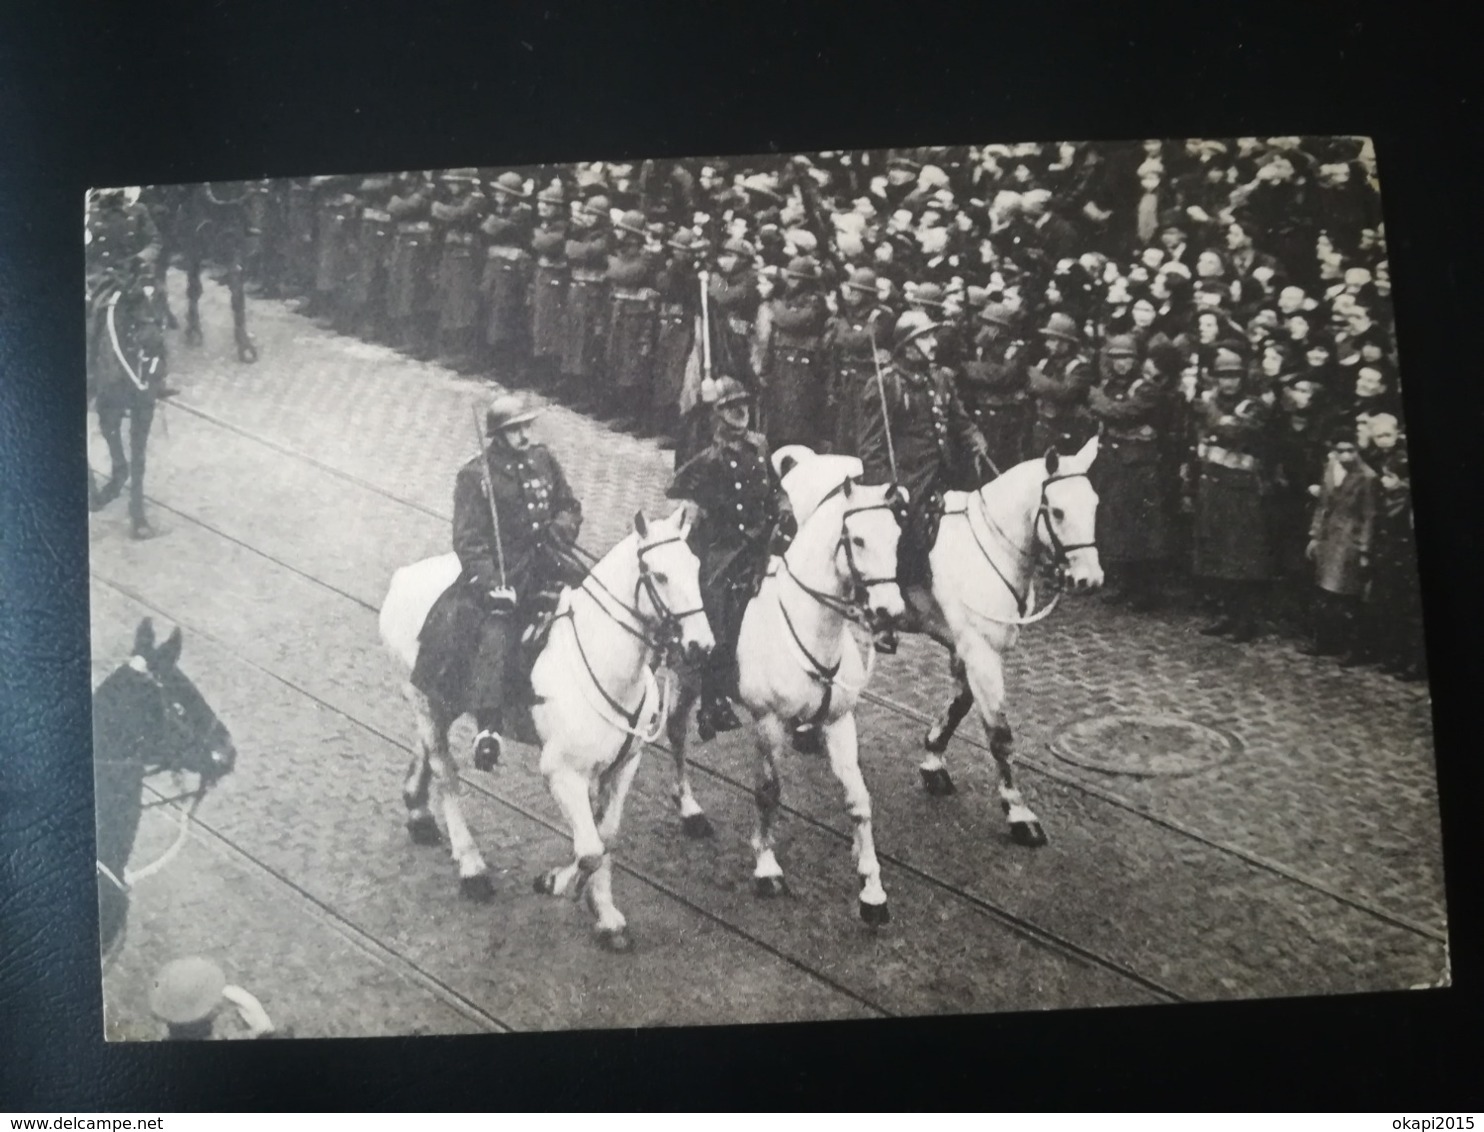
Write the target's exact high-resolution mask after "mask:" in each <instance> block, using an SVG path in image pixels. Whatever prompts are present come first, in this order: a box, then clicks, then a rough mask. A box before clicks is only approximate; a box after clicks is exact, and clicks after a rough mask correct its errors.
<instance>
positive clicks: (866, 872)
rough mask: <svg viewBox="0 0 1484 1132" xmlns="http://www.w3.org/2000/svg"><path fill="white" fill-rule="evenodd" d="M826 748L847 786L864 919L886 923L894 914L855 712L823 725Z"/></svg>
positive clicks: (841, 783)
mask: <svg viewBox="0 0 1484 1132" xmlns="http://www.w3.org/2000/svg"><path fill="white" fill-rule="evenodd" d="M824 747H825V751H826V753H827V754H828V755H829V757H830V769H831V770H832V771H834V772H835V777H836V778H838V779H839V780H840V785H841V786H843V787H845V812H846V813H848V814H849V815H850V821H851V824H852V825H853V827H854V831H855V833H854V837H853V838H852V845H851V848H852V849H853V850H854V852H855V871H856V872H857V873H859V874H860V878H861V893H860V913H861V919H862V920H864V921H865V922H866V923H868V924H884V923H886V921H887V920H888V919H890V918H891V917H890V914H889V913H888V912H887V910H886V890H885V889H884V888H882V887H881V864H880V862H878V861H877V860H876V839H875V838H874V837H873V836H872V833H871V795H870V793H869V792H868V791H867V790H866V780H865V777H864V776H863V775H862V774H861V764H860V748H859V743H858V740H857V736H856V730H855V713H854V712H851V713H848V714H846V715H842V716H841V717H840V718H839V719H837V720H835V721H834V722H833V723H831V724H828V725H827V726H826V727H825V728H824Z"/></svg>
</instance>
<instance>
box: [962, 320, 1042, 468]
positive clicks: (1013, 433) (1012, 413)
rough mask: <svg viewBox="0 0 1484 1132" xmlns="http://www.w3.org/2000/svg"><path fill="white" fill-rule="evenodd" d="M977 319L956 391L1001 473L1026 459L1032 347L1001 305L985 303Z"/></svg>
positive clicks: (1028, 442)
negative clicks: (975, 329) (1020, 337)
mask: <svg viewBox="0 0 1484 1132" xmlns="http://www.w3.org/2000/svg"><path fill="white" fill-rule="evenodd" d="M976 321H977V322H978V323H979V329H978V330H977V331H976V332H975V334H974V341H973V344H972V346H971V347H970V350H969V356H968V358H967V360H965V362H964V364H963V366H962V367H961V369H960V371H959V380H958V395H959V397H960V398H961V399H962V400H963V403H964V408H965V409H966V410H968V413H969V416H970V418H971V419H972V420H973V421H974V424H975V425H977V426H978V428H979V431H980V432H981V433H983V434H984V440H985V443H986V444H988V445H989V459H990V460H991V461H992V462H993V464H994V466H995V467H996V468H998V469H999V470H1000V471H1002V472H1003V471H1007V470H1008V469H1010V468H1013V467H1014V466H1015V465H1016V464H1019V463H1021V462H1022V461H1023V460H1025V459H1026V458H1027V457H1026V452H1027V449H1028V446H1029V444H1030V435H1029V434H1030V423H1031V416H1030V410H1031V405H1030V395H1029V393H1028V392H1027V391H1026V379H1027V374H1028V370H1029V367H1030V350H1029V348H1028V347H1027V346H1026V344H1025V342H1024V341H1022V340H1021V339H1019V338H1018V337H1016V334H1015V312H1013V311H1012V310H1011V309H1010V308H1009V307H1007V306H1006V305H1005V304H1004V303H986V304H985V305H984V306H983V307H982V308H981V309H980V311H979V314H978V316H977V317H976Z"/></svg>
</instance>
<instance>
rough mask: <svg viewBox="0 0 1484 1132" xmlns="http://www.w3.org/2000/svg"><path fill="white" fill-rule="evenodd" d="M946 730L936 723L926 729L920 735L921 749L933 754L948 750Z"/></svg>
mask: <svg viewBox="0 0 1484 1132" xmlns="http://www.w3.org/2000/svg"><path fill="white" fill-rule="evenodd" d="M948 739H949V735H948V732H947V731H946V730H945V729H944V728H942V727H939V726H938V725H937V724H936V723H935V724H933V725H932V726H931V727H929V728H928V729H927V732H926V733H925V734H924V735H923V737H922V749H923V750H924V751H927V752H929V753H930V754H934V755H941V754H942V753H943V752H944V751H946V750H948Z"/></svg>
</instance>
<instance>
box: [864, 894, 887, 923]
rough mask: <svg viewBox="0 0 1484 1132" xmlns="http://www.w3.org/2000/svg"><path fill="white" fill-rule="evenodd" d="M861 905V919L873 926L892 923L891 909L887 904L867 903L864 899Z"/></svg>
mask: <svg viewBox="0 0 1484 1132" xmlns="http://www.w3.org/2000/svg"><path fill="white" fill-rule="evenodd" d="M860 906H861V919H862V920H864V921H865V922H866V923H868V924H870V925H871V926H872V927H873V928H879V927H880V926H881V925H882V924H889V923H891V909H889V908H888V907H887V906H886V905H885V904H867V903H866V902H865V901H864V900H862V901H861V902H860Z"/></svg>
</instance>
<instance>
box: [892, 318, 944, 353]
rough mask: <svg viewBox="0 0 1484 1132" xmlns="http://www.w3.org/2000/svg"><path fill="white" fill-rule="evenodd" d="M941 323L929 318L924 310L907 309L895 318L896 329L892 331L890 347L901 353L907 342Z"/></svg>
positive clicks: (927, 332) (935, 328) (936, 327)
mask: <svg viewBox="0 0 1484 1132" xmlns="http://www.w3.org/2000/svg"><path fill="white" fill-rule="evenodd" d="M941 325H942V324H941V323H937V322H934V321H933V320H932V319H931V318H929V317H928V313H927V312H926V311H917V310H912V311H907V312H906V313H905V314H903V315H902V316H901V318H899V319H897V325H896V329H895V330H894V331H893V332H892V347H893V348H894V349H895V350H896V352H897V353H901V352H902V349H903V348H904V347H905V346H906V345H907V343H909V342H912V341H915V340H916V339H918V338H921V337H922V336H923V335H924V334H929V333H931V332H932V331H934V330H937V329H938V327H939V326H941Z"/></svg>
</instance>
